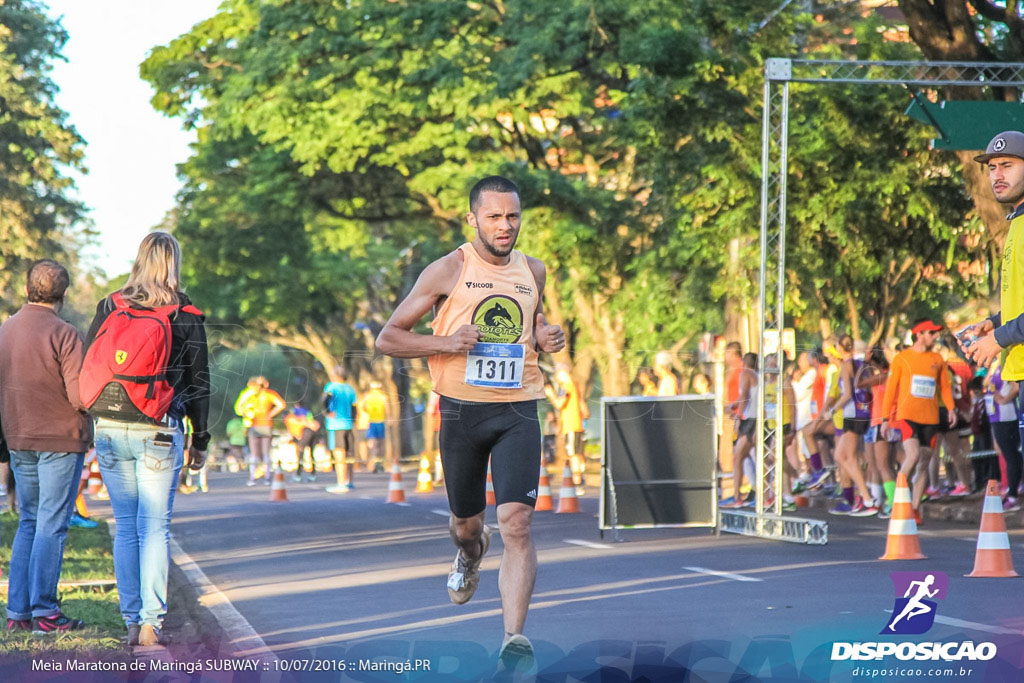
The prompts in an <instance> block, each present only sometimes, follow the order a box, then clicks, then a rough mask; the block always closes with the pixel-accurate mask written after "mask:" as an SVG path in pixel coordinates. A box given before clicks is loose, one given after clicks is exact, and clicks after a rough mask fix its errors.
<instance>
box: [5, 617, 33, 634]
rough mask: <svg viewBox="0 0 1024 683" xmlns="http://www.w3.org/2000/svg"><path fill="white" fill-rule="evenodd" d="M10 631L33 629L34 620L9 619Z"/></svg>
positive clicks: (8, 628) (8, 627)
mask: <svg viewBox="0 0 1024 683" xmlns="http://www.w3.org/2000/svg"><path fill="white" fill-rule="evenodd" d="M7 630H8V631H31V630H32V620H31V619H8V620H7Z"/></svg>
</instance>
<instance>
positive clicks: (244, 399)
mask: <svg viewBox="0 0 1024 683" xmlns="http://www.w3.org/2000/svg"><path fill="white" fill-rule="evenodd" d="M242 393H243V396H239V400H238V403H237V404H236V406H235V410H236V412H238V414H239V415H241V416H242V419H244V420H248V421H249V424H250V427H249V481H248V483H247V485H248V486H255V485H256V477H255V475H256V465H257V464H258V463H259V462H261V461H262V462H263V465H264V472H263V483H264V484H266V485H267V486H269V485H270V477H271V476H272V475H271V467H270V442H271V439H273V436H274V418H275V417H277V416H278V415H279V414H280V413H281V412H283V411H284V409H285V408H286V407H287V406H286V405H285V402H284V399H283V398H281V395H280V394H279V393H277V392H276V391H274V390H273V389H271V388H270V382H268V381H267V378H266V377H257V378H256V382H255V384H254V386H253V387H252V388H251V389H250V388H249V387H247V388H246V390H245V391H244V392H242Z"/></svg>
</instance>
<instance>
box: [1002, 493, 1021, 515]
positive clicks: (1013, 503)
mask: <svg viewBox="0 0 1024 683" xmlns="http://www.w3.org/2000/svg"><path fill="white" fill-rule="evenodd" d="M1018 510H1020V499H1019V498H1014V497H1013V496H1007V497H1006V499H1005V500H1003V512H1017V511H1018Z"/></svg>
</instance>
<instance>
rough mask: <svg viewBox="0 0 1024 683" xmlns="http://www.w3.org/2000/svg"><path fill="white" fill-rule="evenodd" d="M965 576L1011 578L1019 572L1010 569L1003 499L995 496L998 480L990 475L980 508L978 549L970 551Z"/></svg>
mask: <svg viewBox="0 0 1024 683" xmlns="http://www.w3.org/2000/svg"><path fill="white" fill-rule="evenodd" d="M966 576H968V577H970V578H972V579H974V578H997V579H1000V578H1007V579H1009V578H1013V577H1015V576H1020V574H1018V573H1017V572H1016V571H1014V569H1013V555H1011V554H1010V537H1009V535H1007V533H1006V520H1004V519H1003V499H1002V498H1001V497H1000V496H999V482H998V481H996V480H995V479H990V480H989V482H988V486H987V487H986V490H985V504H984V507H983V508H982V509H981V530H980V531H979V532H978V549H977V551H976V552H975V554H974V571H972V572H971V573H970V574H966Z"/></svg>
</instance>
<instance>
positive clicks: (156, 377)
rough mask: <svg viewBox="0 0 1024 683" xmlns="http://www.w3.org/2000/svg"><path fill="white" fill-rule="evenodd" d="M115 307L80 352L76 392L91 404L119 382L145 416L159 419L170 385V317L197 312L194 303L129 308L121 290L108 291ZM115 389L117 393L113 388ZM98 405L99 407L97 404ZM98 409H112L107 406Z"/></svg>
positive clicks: (165, 407)
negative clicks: (83, 354) (178, 312)
mask: <svg viewBox="0 0 1024 683" xmlns="http://www.w3.org/2000/svg"><path fill="white" fill-rule="evenodd" d="M110 298H111V301H113V303H114V306H115V308H114V310H113V311H111V312H110V315H108V316H107V317H106V319H105V320H104V321H103V324H102V325H101V326H100V329H99V331H97V332H96V337H95V338H94V339H93V341H92V345H90V346H89V349H88V350H87V351H86V353H85V360H84V362H83V364H82V372H81V374H80V375H79V378H78V384H79V396H80V397H81V399H82V403H83V404H85V406H86V407H87V408H92V407H93V405H94V404H96V402H97V400H98V399H99V398H100V396H101V394H103V393H104V391H103V390H104V389H106V388H107V387H108V386H109V385H111V384H119V385H120V386H121V387H122V388H123V390H124V394H126V395H127V397H128V399H129V400H130V401H131V402H132V404H133V405H134V406H135V408H137V409H138V410H139V412H141V413H142V414H143V415H145V416H146V417H149V418H151V419H153V420H156V421H159V420H162V419H163V418H164V416H165V415H166V414H167V410H168V408H170V405H171V400H172V399H173V398H174V389H173V388H172V387H171V385H170V384H169V383H168V381H167V363H168V362H169V361H170V355H171V320H170V316H171V315H173V314H175V313H176V312H177V311H178V310H179V309H181V310H182V311H185V312H187V313H194V314H196V315H202V312H201V311H199V309H197V308H196V307H194V306H191V305H189V306H179V305H178V304H173V305H169V306H159V307H157V308H131V307H130V306H129V305H128V303H127V302H126V301H125V300H124V298H123V297H122V296H121V293H120V292H115V293H114V294H113V295H111V297H110ZM118 393H120V392H118ZM97 407H98V408H100V406H97ZM103 408H107V409H106V410H101V411H100V412H111V411H110V410H109V407H107V406H103Z"/></svg>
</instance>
